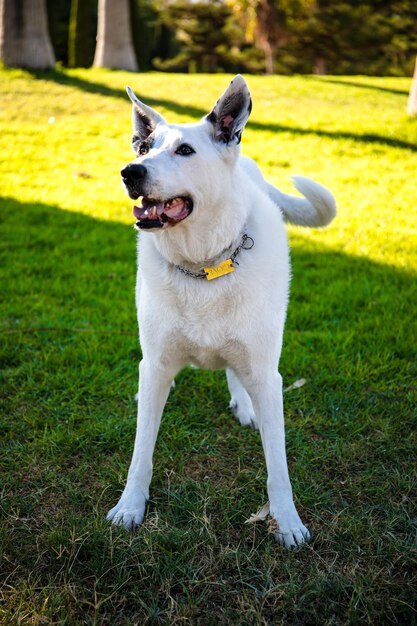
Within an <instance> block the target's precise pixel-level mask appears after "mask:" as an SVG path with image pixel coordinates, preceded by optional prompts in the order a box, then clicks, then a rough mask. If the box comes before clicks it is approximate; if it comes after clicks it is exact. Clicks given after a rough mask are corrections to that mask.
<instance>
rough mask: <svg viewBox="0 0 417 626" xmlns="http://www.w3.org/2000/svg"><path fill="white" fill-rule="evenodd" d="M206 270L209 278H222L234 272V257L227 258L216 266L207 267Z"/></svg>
mask: <svg viewBox="0 0 417 626" xmlns="http://www.w3.org/2000/svg"><path fill="white" fill-rule="evenodd" d="M204 271H205V273H206V276H207V280H213V279H214V278H220V276H224V275H225V274H230V273H231V272H234V271H235V268H234V267H233V265H232V259H226V261H223V263H220V265H217V266H216V267H205V268H204Z"/></svg>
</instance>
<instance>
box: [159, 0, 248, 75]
mask: <svg viewBox="0 0 417 626" xmlns="http://www.w3.org/2000/svg"><path fill="white" fill-rule="evenodd" d="M159 7H160V8H161V17H162V21H163V23H164V24H165V25H166V26H167V27H168V28H169V29H170V30H171V31H172V32H174V33H175V35H176V38H177V41H178V47H179V49H178V52H177V54H176V55H175V56H174V57H173V58H168V59H167V60H166V61H162V60H161V59H155V61H154V63H155V66H156V67H157V68H158V69H163V70H174V71H178V70H179V71H189V72H216V71H236V70H238V69H240V68H245V69H249V70H250V69H259V64H258V65H257V66H256V63H257V61H256V58H255V56H254V55H251V54H250V52H251V50H243V51H242V47H243V48H244V47H245V46H244V33H243V31H242V29H241V27H240V26H239V24H238V23H237V21H236V20H235V19H234V16H233V12H232V10H231V9H230V7H229V6H228V5H227V4H226V3H225V2H222V1H221V0H214V1H213V2H204V1H200V2H192V1H190V0H188V1H187V0H177V1H175V2H169V1H168V2H167V1H165V2H159Z"/></svg>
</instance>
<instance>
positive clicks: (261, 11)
mask: <svg viewBox="0 0 417 626" xmlns="http://www.w3.org/2000/svg"><path fill="white" fill-rule="evenodd" d="M253 4H254V8H255V16H256V26H255V34H256V43H257V45H258V47H260V48H261V50H262V51H263V53H264V55H265V69H266V73H267V74H274V73H275V59H276V56H277V50H278V49H279V48H280V47H282V46H283V45H284V43H285V41H286V39H287V38H288V30H287V25H286V22H287V12H286V11H285V4H284V3H281V2H276V1H275V0H257V1H255V2H254V3H253Z"/></svg>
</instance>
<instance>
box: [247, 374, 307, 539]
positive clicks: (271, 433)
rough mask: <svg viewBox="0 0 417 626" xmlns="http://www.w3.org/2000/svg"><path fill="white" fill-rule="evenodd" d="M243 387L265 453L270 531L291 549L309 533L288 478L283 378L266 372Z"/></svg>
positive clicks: (248, 381)
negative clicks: (248, 396)
mask: <svg viewBox="0 0 417 626" xmlns="http://www.w3.org/2000/svg"><path fill="white" fill-rule="evenodd" d="M245 386H246V388H247V390H248V392H249V394H250V396H251V398H252V402H253V406H254V410H255V415H256V418H257V423H258V426H259V430H260V433H261V438H262V445H263V449H264V453H265V461H266V467H267V472H268V483H267V486H268V496H269V505H270V508H269V512H270V516H271V518H272V520H271V524H272V526H271V529H273V531H274V536H275V538H276V540H277V541H278V542H279V543H281V544H282V545H284V546H285V547H287V548H292V547H295V546H297V545H300V544H302V543H304V542H305V541H307V540H308V539H309V538H310V533H309V531H308V529H307V528H306V527H305V526H304V524H303V523H302V521H301V519H300V516H299V515H298V513H297V509H296V508H295V505H294V500H293V494H292V488H291V483H290V478H289V475H288V466H287V457H286V452H285V431H284V412H283V399H282V378H281V375H280V374H279V373H278V372H276V371H266V372H264V374H263V376H257V377H256V380H253V379H252V380H250V379H249V380H247V381H245ZM275 522H276V524H275ZM274 526H276V527H275V528H274Z"/></svg>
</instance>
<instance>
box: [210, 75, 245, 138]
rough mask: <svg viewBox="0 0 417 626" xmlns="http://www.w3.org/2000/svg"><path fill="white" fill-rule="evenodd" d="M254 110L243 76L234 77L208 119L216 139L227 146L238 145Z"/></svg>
mask: <svg viewBox="0 0 417 626" xmlns="http://www.w3.org/2000/svg"><path fill="white" fill-rule="evenodd" d="M251 110H252V100H251V97H250V93H249V89H248V86H247V84H246V82H245V79H244V78H243V76H241V75H240V74H238V75H237V76H235V77H234V79H233V80H232V82H231V83H230V85H229V86H228V88H227V89H226V91H225V92H224V94H223V95H222V96H220V98H219V99H218V100H217V103H216V106H215V107H214V109H213V110H212V112H211V113H209V114H208V115H207V117H206V119H207V120H208V121H209V122H210V123H211V124H212V125H213V131H214V138H215V139H216V141H221V142H222V143H225V144H238V143H239V142H240V139H241V136H242V132H243V129H244V127H245V124H246V122H247V121H248V117H249V115H250V112H251Z"/></svg>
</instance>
